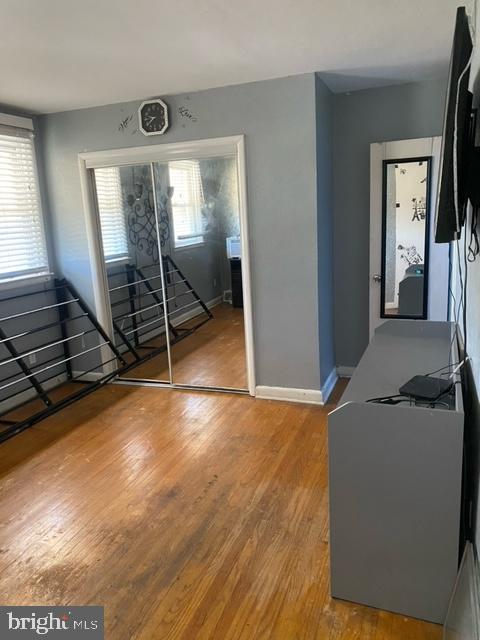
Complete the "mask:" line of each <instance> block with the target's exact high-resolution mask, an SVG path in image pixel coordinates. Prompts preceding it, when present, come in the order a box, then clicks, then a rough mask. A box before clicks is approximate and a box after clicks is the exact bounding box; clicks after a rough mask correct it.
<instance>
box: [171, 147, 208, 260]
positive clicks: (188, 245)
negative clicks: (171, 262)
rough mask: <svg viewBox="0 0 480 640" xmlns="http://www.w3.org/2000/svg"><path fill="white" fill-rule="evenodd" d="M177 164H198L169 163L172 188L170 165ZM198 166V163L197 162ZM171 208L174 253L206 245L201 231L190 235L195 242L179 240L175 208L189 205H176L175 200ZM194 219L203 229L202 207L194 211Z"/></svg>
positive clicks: (203, 233) (172, 161)
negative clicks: (176, 229)
mask: <svg viewBox="0 0 480 640" xmlns="http://www.w3.org/2000/svg"><path fill="white" fill-rule="evenodd" d="M177 162H197V161H196V160H190V159H187V160H171V161H170V162H169V163H168V173H169V178H168V179H169V184H170V186H173V185H172V184H171V174H170V165H171V164H176V163H177ZM197 164H198V162H197ZM198 174H199V176H200V169H198ZM200 181H201V177H200ZM200 190H202V184H201V182H200ZM173 194H174V196H175V189H174V191H173ZM170 206H171V213H172V226H173V248H174V251H186V250H188V249H194V248H196V247H202V246H204V245H205V232H204V231H203V229H202V231H201V233H199V234H198V235H197V234H190V237H191V238H192V240H193V242H182V239H180V237H179V238H178V240H177V233H176V231H175V212H174V208H175V207H185V208H188V207H189V206H191V205H189V204H185V205H178V204H177V205H176V204H174V203H173V198H172V200H171V201H170ZM194 217H195V220H196V226H197V227H200V228H202V226H203V224H202V211H201V206H200V207H199V208H198V209H197V208H195V209H194ZM195 238H198V240H194V239H195ZM184 240H188V238H184Z"/></svg>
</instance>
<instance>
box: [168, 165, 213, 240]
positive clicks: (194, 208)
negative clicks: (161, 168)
mask: <svg viewBox="0 0 480 640" xmlns="http://www.w3.org/2000/svg"><path fill="white" fill-rule="evenodd" d="M168 171H169V178H170V186H171V187H173V195H172V216H173V230H174V236H175V247H187V246H191V245H194V244H200V243H201V242H203V224H202V207H203V203H204V199H203V189H202V180H201V177H200V167H199V164H198V162H197V161H196V160H175V161H173V162H169V163H168Z"/></svg>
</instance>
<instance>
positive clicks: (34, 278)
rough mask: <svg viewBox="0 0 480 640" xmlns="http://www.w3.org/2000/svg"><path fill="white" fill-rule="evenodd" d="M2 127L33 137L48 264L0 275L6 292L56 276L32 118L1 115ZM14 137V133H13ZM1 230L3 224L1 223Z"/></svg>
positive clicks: (34, 171)
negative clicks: (37, 268) (21, 131)
mask: <svg viewBox="0 0 480 640" xmlns="http://www.w3.org/2000/svg"><path fill="white" fill-rule="evenodd" d="M0 126H1V127H9V128H11V129H12V132H14V131H15V130H18V129H20V130H24V131H26V132H30V135H31V143H32V150H33V153H32V164H33V177H34V180H33V184H34V186H35V189H36V192H37V198H38V214H39V224H40V229H41V233H42V238H43V244H44V250H45V256H46V264H45V268H44V269H43V270H41V271H35V270H34V269H24V270H23V271H20V272H16V273H13V274H9V275H6V276H3V275H2V274H0V290H1V291H6V290H8V289H13V288H16V287H18V286H29V285H32V284H36V283H38V282H48V281H50V280H51V279H52V278H53V276H54V274H53V272H52V271H51V259H50V242H49V236H48V234H47V225H46V224H45V213H44V210H43V202H42V190H41V188H40V179H39V175H38V162H37V145H36V140H35V129H34V126H33V120H32V119H31V118H24V117H23V116H14V115H9V114H5V113H0ZM12 137H15V136H14V133H12ZM0 228H1V223H0Z"/></svg>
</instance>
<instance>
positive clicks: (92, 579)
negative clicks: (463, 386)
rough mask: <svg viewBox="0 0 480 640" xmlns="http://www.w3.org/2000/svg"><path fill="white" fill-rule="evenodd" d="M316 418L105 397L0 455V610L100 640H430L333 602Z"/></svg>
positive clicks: (110, 389) (206, 402)
mask: <svg viewBox="0 0 480 640" xmlns="http://www.w3.org/2000/svg"><path fill="white" fill-rule="evenodd" d="M329 409H332V405H331V406H329V407H326V408H321V407H312V406H308V405H298V404H288V403H281V402H273V401H266V400H254V399H252V398H250V397H248V396H240V395H227V394H213V393H211V394H208V393H200V392H198V393H192V392H184V391H178V390H170V389H165V390H163V389H154V388H137V387H135V388H133V387H125V386H113V385H109V386H107V387H105V388H103V389H101V390H100V391H98V392H97V393H95V394H93V395H91V396H89V397H88V398H86V399H84V400H83V401H80V402H78V403H76V404H74V405H72V406H70V407H68V408H67V409H65V410H63V411H62V412H61V413H59V414H57V415H55V416H52V417H51V418H49V419H48V420H46V421H44V422H42V423H39V424H37V425H36V426H35V427H33V428H32V429H30V430H29V431H26V432H24V433H22V434H20V435H19V436H17V437H15V438H13V439H11V440H9V441H8V442H6V443H4V444H3V445H1V446H0V495H1V500H0V594H1V597H0V600H1V602H2V604H10V605H14V604H49V605H53V604H55V605H61V604H101V605H104V606H105V616H106V627H107V633H106V638H108V639H111V640H127V639H135V640H140V639H141V640H147V639H148V640H149V639H152V640H157V639H158V640H171V639H180V638H181V639H183V640H197V639H198V640H205V639H218V640H232V639H242V640H256V639H260V638H261V639H267V638H271V639H274V640H290V639H292V640H294V639H295V640H296V639H305V640H312V639H319V640H325V639H329V640H338V639H340V638H341V639H348V640H354V639H359V640H360V639H361V640H373V639H376V640H380V639H387V638H392V639H398V640H415V639H420V638H423V639H426V640H427V639H428V640H439V639H440V637H441V630H440V627H438V626H435V625H431V624H427V623H423V622H420V621H417V620H412V619H408V618H405V617H403V616H399V615H393V614H390V613H386V612H382V611H378V610H375V609H370V608H367V607H362V606H359V605H355V604H351V603H347V602H342V601H334V600H332V599H331V598H330V597H329V582H328V510H327V499H328V496H327V453H326V415H327V411H328V410H329Z"/></svg>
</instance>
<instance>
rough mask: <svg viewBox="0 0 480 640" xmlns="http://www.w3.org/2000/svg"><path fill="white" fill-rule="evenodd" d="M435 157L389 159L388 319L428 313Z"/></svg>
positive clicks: (384, 303)
mask: <svg viewBox="0 0 480 640" xmlns="http://www.w3.org/2000/svg"><path fill="white" fill-rule="evenodd" d="M430 174H431V158H430V157H422V158H406V159H402V160H385V161H384V163H383V224H382V280H381V282H382V290H381V308H380V316H381V317H382V318H418V319H426V318H427V308H428V238H429V228H430Z"/></svg>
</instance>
